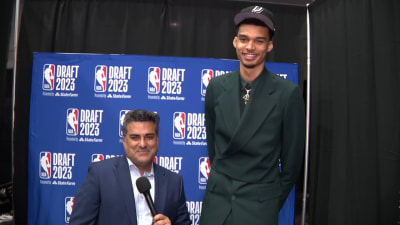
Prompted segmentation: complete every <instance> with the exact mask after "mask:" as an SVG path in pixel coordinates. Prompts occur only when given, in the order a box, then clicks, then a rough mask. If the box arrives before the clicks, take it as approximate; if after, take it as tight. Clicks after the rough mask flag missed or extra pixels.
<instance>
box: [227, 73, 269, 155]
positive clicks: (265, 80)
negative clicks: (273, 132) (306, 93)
mask: <svg viewBox="0 0 400 225" xmlns="http://www.w3.org/2000/svg"><path fill="white" fill-rule="evenodd" d="M260 76H262V77H260V78H261V80H260V82H259V84H258V87H257V88H256V89H255V91H254V92H253V93H251V94H250V100H249V102H248V103H247V105H246V107H245V109H244V111H243V115H242V118H241V119H240V122H239V124H238V125H237V127H236V129H235V133H234V134H233V136H232V138H231V142H230V144H229V145H228V146H227V149H226V151H225V152H224V156H228V155H230V154H232V153H234V152H237V151H238V150H240V149H242V147H243V146H244V145H245V144H246V143H247V142H248V141H249V140H250V139H251V137H252V136H253V135H254V133H255V132H256V130H257V129H258V128H259V127H260V126H261V124H262V123H263V121H264V120H265V119H266V118H267V116H268V115H269V114H270V113H271V112H272V110H273V109H274V107H275V106H276V102H275V101H274V100H273V99H274V93H275V90H276V89H275V86H274V79H276V77H275V75H274V74H272V73H271V72H269V71H268V70H266V69H265V68H264V71H263V72H262V74H261V75H260ZM235 99H236V98H235Z"/></svg>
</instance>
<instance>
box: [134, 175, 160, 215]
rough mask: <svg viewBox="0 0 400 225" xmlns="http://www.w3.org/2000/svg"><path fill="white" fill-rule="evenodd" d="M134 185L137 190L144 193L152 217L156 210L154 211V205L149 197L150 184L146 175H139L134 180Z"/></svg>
mask: <svg viewBox="0 0 400 225" xmlns="http://www.w3.org/2000/svg"><path fill="white" fill-rule="evenodd" d="M136 187H137V189H138V190H139V192H140V193H142V194H143V195H144V198H145V199H146V202H147V205H148V206H149V208H150V212H151V215H153V217H154V216H155V215H156V214H157V212H156V208H155V207H154V203H153V199H152V198H151V195H150V188H151V184H150V181H149V179H147V177H144V176H143V177H139V178H138V179H137V180H136Z"/></svg>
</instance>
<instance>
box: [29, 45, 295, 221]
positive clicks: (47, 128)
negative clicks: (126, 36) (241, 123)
mask: <svg viewBox="0 0 400 225" xmlns="http://www.w3.org/2000/svg"><path fill="white" fill-rule="evenodd" d="M266 66H267V68H268V69H269V70H271V71H272V72H275V73H277V74H279V75H280V76H283V77H284V78H286V79H289V80H292V81H293V82H295V83H297V82H298V81H297V77H298V75H297V74H298V66H297V64H287V63H266ZM238 68H239V61H238V60H224V59H207V58H183V57H161V56H140V55H102V54H57V53H35V54H34V59H33V70H32V93H31V105H30V110H31V111H30V122H29V152H28V170H29V171H28V224H30V225H36V224H40V225H46V224H57V225H59V224H68V221H69V217H70V215H71V212H72V209H73V202H74V195H75V193H76V191H77V190H78V188H79V186H80V184H81V183H82V181H83V180H84V178H85V176H86V174H87V168H88V166H89V164H90V163H91V162H93V161H98V160H106V159H108V158H111V157H118V156H121V155H123V154H124V150H123V147H122V139H121V134H122V131H121V121H122V120H123V117H124V114H125V113H126V112H127V111H128V110H131V109H137V108H142V109H146V110H152V111H156V112H157V113H158V114H159V115H160V117H161V120H160V137H159V151H158V154H157V156H156V158H155V159H154V161H155V163H157V164H158V165H160V166H163V167H165V168H167V169H169V170H171V171H174V172H176V173H179V174H180V175H182V177H183V179H184V185H185V193H186V199H187V207H188V209H189V213H190V218H191V219H192V224H194V225H195V224H199V217H200V212H201V206H202V199H203V195H204V191H205V188H206V184H207V180H208V173H209V169H210V163H209V160H208V157H207V143H206V131H205V121H204V119H205V118H204V97H205V92H206V88H207V85H208V82H209V80H210V79H211V78H213V77H216V76H220V75H223V74H225V73H228V72H230V71H234V70H237V69H238ZM110 207H112V206H110ZM279 219H280V222H279V223H280V225H284V224H287V225H289V224H290V225H292V224H293V220H294V191H292V193H291V194H290V195H289V198H288V200H287V202H286V204H285V206H284V208H283V209H282V210H281V212H280V218H279ZM116 223H118V222H117V221H116Z"/></svg>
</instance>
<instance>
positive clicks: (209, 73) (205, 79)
mask: <svg viewBox="0 0 400 225" xmlns="http://www.w3.org/2000/svg"><path fill="white" fill-rule="evenodd" d="M213 77H214V71H213V70H211V69H203V70H202V71H201V95H203V96H205V95H206V90H207V86H208V84H209V83H210V80H211V79H212V78H213Z"/></svg>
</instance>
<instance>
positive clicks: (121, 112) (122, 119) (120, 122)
mask: <svg viewBox="0 0 400 225" xmlns="http://www.w3.org/2000/svg"><path fill="white" fill-rule="evenodd" d="M127 112H129V110H121V111H119V136H120V137H123V132H122V126H123V125H124V120H125V114H126V113H127Z"/></svg>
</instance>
